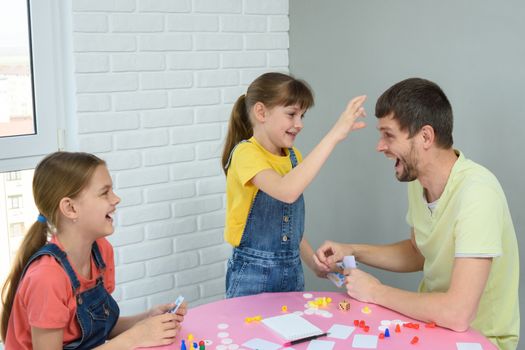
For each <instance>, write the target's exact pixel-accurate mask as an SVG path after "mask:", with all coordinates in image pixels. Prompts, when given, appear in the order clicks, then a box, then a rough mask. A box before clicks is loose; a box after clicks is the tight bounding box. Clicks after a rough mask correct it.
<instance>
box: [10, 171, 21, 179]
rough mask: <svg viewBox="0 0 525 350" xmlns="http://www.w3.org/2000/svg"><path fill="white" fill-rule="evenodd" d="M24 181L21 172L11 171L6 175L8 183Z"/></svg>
mask: <svg viewBox="0 0 525 350" xmlns="http://www.w3.org/2000/svg"><path fill="white" fill-rule="evenodd" d="M21 179H22V173H21V172H20V171H9V172H8V173H7V174H6V180H7V181H16V180H21Z"/></svg>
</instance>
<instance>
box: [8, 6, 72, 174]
mask: <svg viewBox="0 0 525 350" xmlns="http://www.w3.org/2000/svg"><path fill="white" fill-rule="evenodd" d="M27 2H28V13H29V24H30V30H29V33H30V34H29V37H30V42H31V55H32V60H31V62H32V63H31V65H32V74H33V77H32V81H33V106H34V107H33V108H34V113H35V127H36V131H37V133H36V134H34V135H20V136H8V137H1V138H0V172H6V171H16V170H25V169H31V168H34V167H35V166H36V164H37V162H38V161H39V160H40V159H41V158H42V157H43V156H45V155H46V154H48V153H51V152H54V151H57V150H62V149H65V127H66V123H70V124H71V121H67V120H66V117H65V116H66V115H70V116H72V115H74V108H73V105H74V102H73V101H74V89H73V85H74V84H73V68H72V67H73V63H72V62H73V50H72V24H71V16H72V11H71V4H69V1H54V0H27ZM68 129H71V127H69V125H68ZM70 131H71V130H70Z"/></svg>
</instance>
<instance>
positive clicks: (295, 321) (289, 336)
mask: <svg viewBox="0 0 525 350" xmlns="http://www.w3.org/2000/svg"><path fill="white" fill-rule="evenodd" d="M261 322H262V323H264V324H265V325H266V326H267V327H268V328H270V329H271V330H272V331H274V332H275V333H277V334H278V335H280V336H281V337H282V338H283V339H286V340H289V341H291V340H296V339H301V338H306V337H311V336H313V335H318V334H322V333H323V331H322V330H321V329H320V328H319V327H317V326H316V325H314V324H313V323H311V322H309V321H307V320H305V319H304V318H302V317H301V316H299V315H297V314H286V315H279V316H274V317H269V318H265V319H263V320H262V321H261Z"/></svg>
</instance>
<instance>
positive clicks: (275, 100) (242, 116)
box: [222, 73, 314, 174]
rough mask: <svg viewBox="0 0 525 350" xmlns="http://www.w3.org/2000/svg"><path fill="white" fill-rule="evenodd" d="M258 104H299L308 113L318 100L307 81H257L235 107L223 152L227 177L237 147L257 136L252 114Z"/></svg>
mask: <svg viewBox="0 0 525 350" xmlns="http://www.w3.org/2000/svg"><path fill="white" fill-rule="evenodd" d="M257 102H262V103H263V104H264V105H265V106H266V107H267V108H273V107H276V106H290V105H295V104H297V105H299V107H300V108H301V109H305V110H306V109H308V108H310V107H312V106H313V105H314V97H313V94H312V90H311V89H310V87H309V86H308V84H307V83H306V82H305V81H303V80H300V79H296V78H293V77H292V76H290V75H287V74H283V73H265V74H263V75H261V76H259V77H258V78H257V79H255V80H254V81H253V82H252V83H251V84H250V86H248V90H247V91H246V95H242V96H240V97H239V98H238V99H237V101H236V102H235V105H234V106H233V110H232V113H231V117H230V122H229V124H228V134H227V135H226V141H225V143H224V149H223V152H222V168H223V170H224V173H225V174H226V173H227V171H228V169H226V165H227V164H228V160H229V158H230V153H231V152H232V150H233V148H234V147H235V145H237V144H238V143H239V142H240V141H242V140H245V139H249V138H250V137H252V136H253V125H252V122H251V119H250V112H251V110H252V107H253V106H254V105H255V104H256V103H257Z"/></svg>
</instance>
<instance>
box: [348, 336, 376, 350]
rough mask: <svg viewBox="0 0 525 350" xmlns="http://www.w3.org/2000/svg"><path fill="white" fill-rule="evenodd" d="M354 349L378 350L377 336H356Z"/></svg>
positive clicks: (353, 344)
mask: <svg viewBox="0 0 525 350" xmlns="http://www.w3.org/2000/svg"><path fill="white" fill-rule="evenodd" d="M352 347H353V348H357V349H377V335H365V334H356V335H354V340H353V341H352Z"/></svg>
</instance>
